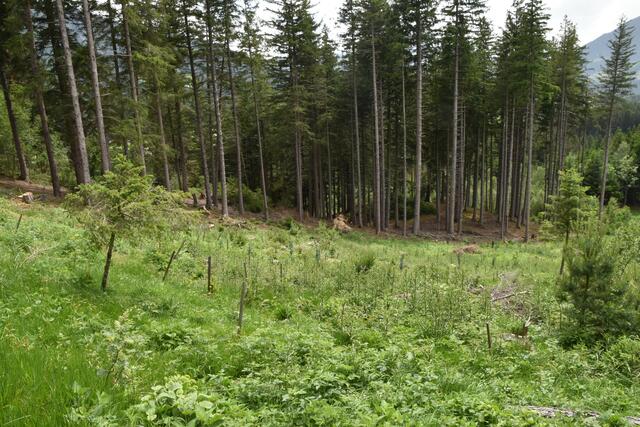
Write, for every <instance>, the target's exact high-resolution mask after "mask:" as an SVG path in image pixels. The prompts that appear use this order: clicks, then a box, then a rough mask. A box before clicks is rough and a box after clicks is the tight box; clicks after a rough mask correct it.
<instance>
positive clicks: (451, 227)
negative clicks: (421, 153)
mask: <svg viewBox="0 0 640 427" xmlns="http://www.w3.org/2000/svg"><path fill="white" fill-rule="evenodd" d="M455 13H456V28H457V25H458V24H457V20H458V18H457V15H458V4H457V2H456V12H455ZM459 53H460V42H459V39H458V36H457V35H456V47H455V58H454V62H455V63H454V76H453V126H452V135H451V152H450V154H449V155H450V159H449V177H448V181H449V182H448V184H449V191H448V192H447V193H448V194H447V205H448V208H447V233H449V235H453V233H454V232H455V216H456V188H457V187H456V185H457V182H456V178H457V177H456V175H457V171H456V169H457V168H456V166H457V162H458V91H459V71H460V58H459Z"/></svg>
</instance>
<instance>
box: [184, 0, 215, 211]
mask: <svg viewBox="0 0 640 427" xmlns="http://www.w3.org/2000/svg"><path fill="white" fill-rule="evenodd" d="M182 7H183V13H184V28H185V36H186V39H187V40H186V41H187V52H188V55H189V67H190V69H191V85H192V86H193V102H194V106H195V110H196V133H197V137H198V145H199V146H200V163H201V167H202V177H203V178H204V196H205V207H206V208H207V209H211V208H212V205H213V202H212V200H211V181H210V176H209V164H208V159H207V148H206V147H205V143H204V134H203V132H202V110H201V108H200V97H199V96H198V78H197V76H196V66H195V63H194V60H193V48H192V46H191V32H190V28H189V16H188V14H187V6H186V3H185V2H184V1H183V3H182Z"/></svg>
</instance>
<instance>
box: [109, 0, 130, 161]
mask: <svg viewBox="0 0 640 427" xmlns="http://www.w3.org/2000/svg"><path fill="white" fill-rule="evenodd" d="M107 13H108V22H109V33H110V39H111V54H112V56H113V70H114V72H115V78H116V88H117V89H118V95H122V77H121V76H120V60H119V59H118V41H117V38H116V28H115V23H114V21H115V11H114V10H113V7H112V6H111V0H107ZM118 114H119V116H120V120H124V110H123V109H122V107H121V106H119V107H118ZM122 149H123V151H124V155H125V156H126V157H128V156H129V141H127V138H122Z"/></svg>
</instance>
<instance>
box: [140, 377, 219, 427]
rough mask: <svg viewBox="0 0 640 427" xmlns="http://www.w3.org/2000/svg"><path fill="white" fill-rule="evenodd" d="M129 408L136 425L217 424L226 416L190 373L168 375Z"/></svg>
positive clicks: (214, 399)
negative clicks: (165, 379) (170, 376)
mask: <svg viewBox="0 0 640 427" xmlns="http://www.w3.org/2000/svg"><path fill="white" fill-rule="evenodd" d="M152 390H153V392H152V393H150V394H147V395H145V396H143V397H142V399H141V400H142V401H141V403H139V404H137V405H135V406H133V407H132V408H130V410H129V414H130V417H131V420H132V421H133V422H134V423H135V425H176V426H182V425H194V426H195V425H217V424H221V423H222V422H223V420H224V417H223V415H222V414H220V413H219V411H218V408H217V403H218V402H217V399H216V398H215V397H214V396H210V395H207V394H205V393H202V392H201V391H200V390H199V389H198V386H197V384H196V382H195V381H194V380H193V379H192V378H190V377H188V376H175V377H172V378H169V379H168V380H167V382H166V383H165V384H164V385H159V386H155V387H153V388H152Z"/></svg>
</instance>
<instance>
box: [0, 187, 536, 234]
mask: <svg viewBox="0 0 640 427" xmlns="http://www.w3.org/2000/svg"><path fill="white" fill-rule="evenodd" d="M27 191H29V192H32V193H33V194H34V196H35V197H38V196H45V198H46V200H47V201H50V202H53V203H57V202H59V199H56V198H54V197H53V189H52V187H51V186H50V185H46V184H36V183H33V182H29V181H21V180H15V179H10V178H3V177H0V194H2V193H4V194H6V195H11V194H14V195H15V196H16V197H17V196H19V195H20V194H22V193H25V192H27ZM66 191H67V190H66V189H63V193H66ZM40 198H41V199H42V197H40ZM204 204H205V200H204V198H203V197H200V198H199V200H198V206H200V207H202V206H204ZM185 205H186V206H188V207H190V208H194V202H193V199H185ZM229 210H230V214H231V216H232V217H233V218H235V219H236V220H239V221H242V220H244V219H246V220H260V219H261V218H262V217H263V216H262V214H258V213H250V212H246V213H245V214H244V215H240V214H239V213H238V211H237V210H235V209H234V207H233V206H229ZM210 214H211V215H210V217H211V220H212V221H215V220H216V219H217V220H220V219H221V210H220V209H219V208H214V209H212V210H211V211H210ZM476 215H479V214H478V213H476ZM442 217H443V218H444V214H443V216H442ZM288 218H297V213H296V211H295V209H292V208H282V207H275V208H272V209H271V211H270V220H271V221H272V222H279V221H284V220H286V219H288ZM478 219H479V217H478V216H476V218H474V215H473V212H472V211H471V210H469V211H467V212H465V219H464V222H463V223H464V227H463V232H462V234H460V235H456V236H454V237H451V236H450V235H449V234H448V233H447V232H446V230H445V229H444V223H443V222H442V221H440V222H439V221H438V219H437V216H436V215H435V214H433V215H423V216H422V218H421V233H420V236H419V237H421V238H424V239H429V240H434V241H442V242H448V241H463V242H468V243H486V242H496V241H500V240H502V239H501V236H500V225H499V224H498V222H497V219H496V217H495V215H493V214H492V213H489V212H486V213H485V219H484V222H483V224H480V222H479V220H478ZM321 222H326V223H327V224H328V225H329V226H331V223H330V222H331V221H328V220H326V219H317V218H311V217H309V216H307V217H306V218H305V220H304V221H303V222H302V224H304V225H305V226H307V227H310V228H316V227H318V225H319V224H320V223H321ZM350 225H351V226H353V224H350ZM412 227H413V218H411V219H408V221H407V233H408V234H411V232H412ZM358 231H360V232H364V233H369V234H375V228H372V227H364V228H362V229H360V230H358ZM402 234H403V232H402V224H401V222H399V223H397V224H396V222H395V221H394V220H391V221H390V227H389V228H388V229H387V230H385V231H384V232H383V233H382V234H381V236H382V237H390V238H401V237H403V235H402ZM537 234H538V226H537V224H535V223H532V224H531V237H532V239H533V240H535V239H536V238H537ZM523 239H524V226H521V227H518V226H517V224H516V223H515V222H514V221H511V222H510V224H509V230H508V232H507V234H506V235H505V239H504V240H509V241H513V242H517V241H522V240H523Z"/></svg>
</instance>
